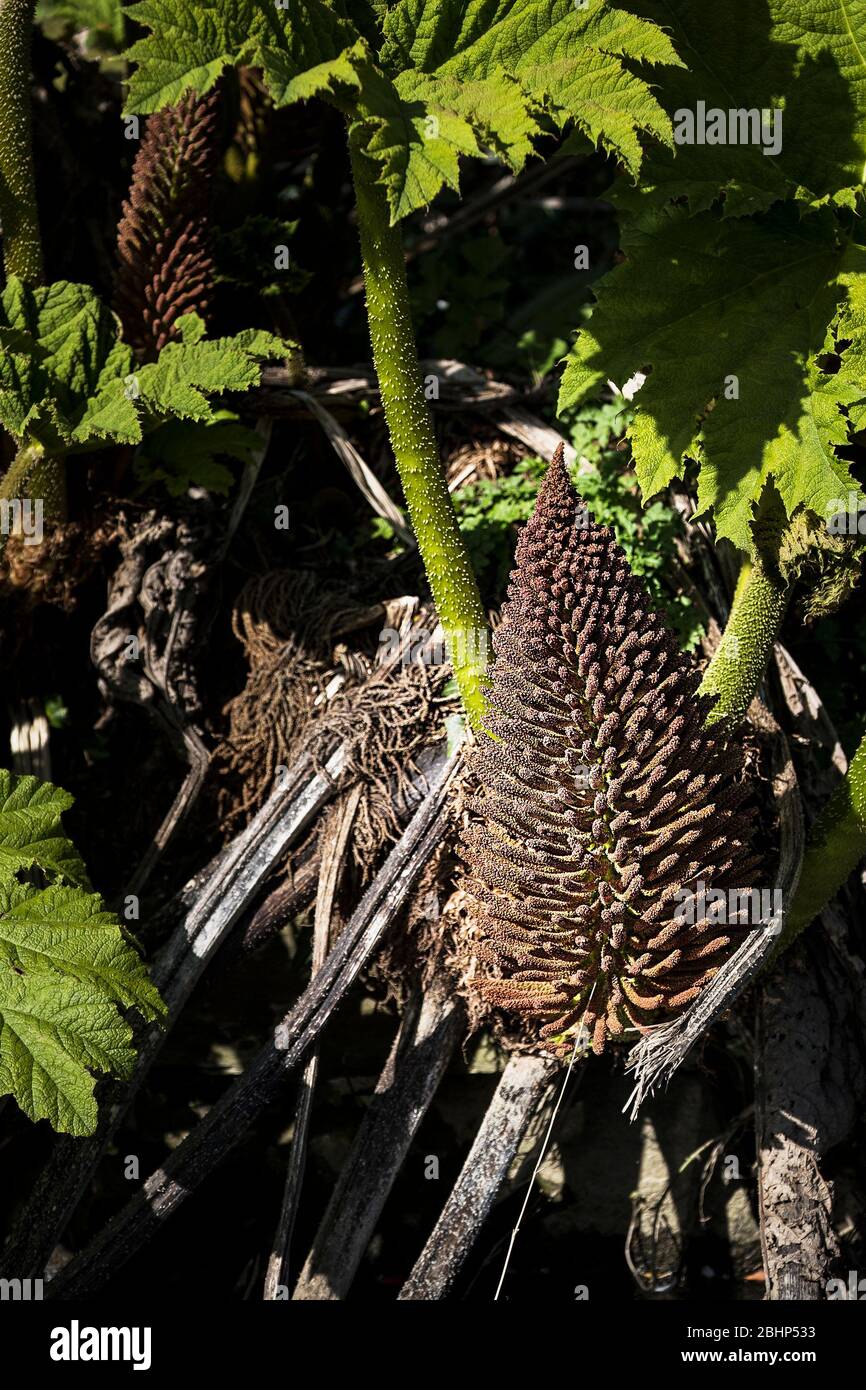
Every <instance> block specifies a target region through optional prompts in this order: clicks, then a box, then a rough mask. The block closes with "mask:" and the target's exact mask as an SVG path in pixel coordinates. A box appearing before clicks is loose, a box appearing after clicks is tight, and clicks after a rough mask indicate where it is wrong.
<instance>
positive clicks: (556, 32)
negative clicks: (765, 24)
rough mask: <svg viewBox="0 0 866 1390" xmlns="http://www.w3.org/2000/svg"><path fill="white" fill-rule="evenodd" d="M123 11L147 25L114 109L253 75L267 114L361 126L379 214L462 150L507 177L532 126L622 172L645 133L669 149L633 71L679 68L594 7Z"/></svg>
mask: <svg viewBox="0 0 866 1390" xmlns="http://www.w3.org/2000/svg"><path fill="white" fill-rule="evenodd" d="M129 13H130V14H131V15H132V17H133V18H134V19H135V20H136V21H137V22H138V23H139V24H142V25H144V26H146V27H147V28H149V29H150V30H151V33H150V35H148V36H147V37H146V38H143V39H141V40H139V42H138V43H136V44H134V45H133V47H132V48H131V49H130V51H129V54H128V56H129V58H130V60H131V61H132V62H133V63H135V64H137V67H136V68H135V70H134V72H133V74H132V77H131V79H130V88H129V102H128V109H129V110H130V111H137V112H148V111H155V110H157V109H159V108H160V107H161V106H165V105H169V104H171V103H174V102H177V101H178V100H179V99H180V98H181V97H182V96H183V95H184V93H185V92H187V91H189V90H190V89H193V90H194V91H196V92H205V91H207V90H208V88H209V87H211V86H212V85H213V83H214V82H215V81H216V79H217V77H218V76H219V74H220V73H221V72H222V71H223V69H224V68H225V67H227V66H229V65H232V64H239V63H245V64H250V65H252V66H254V67H258V68H261V70H262V71H263V73H264V76H265V81H266V82H267V84H268V87H269V90H270V91H271V94H272V95H273V98H274V101H275V102H276V104H277V105H278V106H279V105H285V104H287V103H288V102H292V101H297V100H299V99H300V100H303V99H306V98H308V97H312V96H320V97H323V98H325V99H326V100H328V101H331V102H333V103H334V104H336V105H337V106H338V107H339V108H340V109H341V110H342V111H344V112H345V114H346V115H347V116H348V117H349V118H350V119H351V120H353V121H358V122H360V123H361V124H362V125H363V126H364V127H365V135H366V138H365V149H366V150H367V152H368V153H369V154H371V155H372V156H374V158H375V159H376V160H377V161H378V163H379V166H380V177H381V182H382V183H383V185H384V187H385V189H386V192H387V197H388V204H389V208H390V212H391V218H392V221H397V220H398V219H399V218H401V217H404V216H405V215H406V214H407V213H409V212H412V211H413V210H414V209H416V208H419V207H423V206H424V205H425V204H426V203H429V202H430V200H431V199H432V198H433V197H435V195H436V194H437V193H438V192H439V190H440V189H441V188H442V187H443V186H444V185H448V186H449V187H452V188H455V189H456V188H457V187H458V180H459V161H460V158H461V157H462V156H467V155H468V156H480V155H482V154H484V153H485V152H486V151H488V150H489V151H492V152H493V153H494V154H496V155H498V156H499V158H501V159H502V160H503V161H504V162H505V163H506V164H508V165H509V166H510V167H511V168H512V169H514V170H518V169H520V168H521V167H522V166H523V164H524V162H525V161H526V159H527V157H528V156H529V155H530V154H531V152H532V149H533V140H534V138H535V136H536V135H537V134H538V133H539V131H540V130H541V129H542V122H547V123H548V126H549V123H550V122H552V123H553V125H554V126H555V127H557V128H560V129H561V128H564V127H565V126H566V125H568V124H572V125H573V126H574V128H575V129H576V130H577V131H579V132H580V133H581V135H582V136H583V137H584V138H585V139H586V140H588V141H590V142H591V143H592V144H593V145H600V146H602V147H603V148H604V149H607V150H609V151H610V152H611V153H613V154H615V155H616V156H617V157H618V158H619V159H620V160H622V162H623V163H624V165H625V166H626V167H627V168H628V169H629V171H630V172H631V173H632V174H636V173H637V172H638V170H639V168H640V165H641V160H642V156H643V149H642V140H643V139H644V138H645V137H650V138H651V139H654V140H659V141H661V142H663V143H667V144H670V143H671V141H672V131H671V124H670V120H669V118H668V116H667V115H666V113H665V112H664V110H663V108H662V107H661V105H660V104H659V102H658V100H657V98H656V95H655V93H654V91H653V90H652V88H651V86H650V84H649V82H648V81H647V77H646V75H645V71H644V69H645V68H648V67H658V66H666V67H670V66H675V65H677V64H679V63H680V59H679V58H678V57H677V53H676V50H675V47H674V45H673V43H672V42H671V39H670V37H669V35H668V34H667V32H665V30H664V29H662V28H661V27H660V26H659V25H657V24H654V23H651V22H649V21H648V20H646V19H642V18H638V17H636V16H635V15H633V14H627V13H625V12H624V11H622V10H618V9H616V8H614V7H613V6H611V5H609V4H607V3H606V0H586V3H585V4H575V0H494V3H490V0H470V3H468V4H467V3H465V0H397V3H396V4H392V5H388V6H384V5H383V6H375V7H369V6H358V5H351V4H349V5H342V4H339V3H333V4H327V3H323V0H280V3H279V4H278V5H272V6H271V5H261V4H259V3H257V0H210V2H209V3H206V4H199V5H195V6H190V5H187V4H186V3H183V0H142V3H141V4H138V5H136V6H134V7H133V8H132V9H131V10H130V11H129ZM350 16H351V17H350Z"/></svg>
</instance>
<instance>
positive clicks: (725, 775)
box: [464, 450, 758, 1055]
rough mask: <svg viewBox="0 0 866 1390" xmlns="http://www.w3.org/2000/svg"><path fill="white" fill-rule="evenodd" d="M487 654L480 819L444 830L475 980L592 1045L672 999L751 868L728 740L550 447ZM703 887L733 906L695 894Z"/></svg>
mask: <svg viewBox="0 0 866 1390" xmlns="http://www.w3.org/2000/svg"><path fill="white" fill-rule="evenodd" d="M494 651H495V654H496V660H495V664H494V667H493V672H492V689H491V695H490V716H489V718H488V721H487V730H488V731H489V732H487V733H484V734H482V735H481V737H480V738H479V740H478V743H477V745H476V746H475V748H474V749H473V751H472V754H471V765H472V770H473V772H474V773H475V775H476V776H477V778H478V780H479V782H480V784H481V792H480V794H479V796H478V797H477V798H476V800H475V803H474V807H473V810H474V811H475V813H476V815H477V816H478V817H479V818H480V819H476V820H475V821H474V822H473V824H472V826H471V828H470V829H469V830H468V832H467V833H466V834H465V836H464V852H465V856H466V859H467V861H468V866H469V874H468V877H467V887H468V891H469V893H470V895H471V898H472V899H473V901H474V908H475V912H476V915H477V918H478V922H479V936H480V940H479V944H478V948H477V949H478V955H479V959H480V962H481V966H482V968H481V969H480V970H479V973H478V976H477V980H476V984H475V988H476V990H479V991H480V992H481V994H482V996H483V998H484V1000H485V1002H486V1003H487V1004H488V1005H490V1006H493V1007H501V1008H505V1009H508V1010H514V1011H517V1012H518V1013H519V1014H521V1015H523V1016H524V1018H526V1017H528V1018H529V1019H530V1020H531V1021H532V1022H533V1023H535V1024H536V1025H537V1024H539V1023H540V1024H541V1027H540V1029H539V1031H538V1042H539V1044H540V1045H541V1046H543V1047H546V1048H550V1049H552V1050H554V1051H557V1052H560V1053H562V1054H563V1055H565V1054H569V1053H570V1052H571V1050H572V1048H573V1047H574V1046H576V1045H578V1044H579V1043H580V1042H581V1041H582V1040H586V1042H590V1041H591V1045H592V1048H593V1050H594V1051H595V1052H601V1051H602V1050H603V1048H604V1046H605V1043H606V1042H608V1041H609V1040H610V1039H614V1040H615V1039H618V1038H620V1037H622V1036H623V1035H628V1034H631V1035H632V1037H633V1036H634V1033H635V1031H639V1032H642V1031H645V1030H646V1029H647V1028H648V1027H649V1026H651V1025H652V1024H654V1023H658V1022H660V1021H662V1020H664V1019H666V1018H669V1017H670V1016H671V1015H673V1014H675V1013H677V1012H678V1011H680V1010H681V1009H683V1008H684V1007H685V1006H686V1005H688V1004H689V1003H690V1002H691V1001H692V1000H694V999H695V998H696V997H697V995H698V994H699V993H700V991H701V990H702V988H703V987H704V985H705V984H706V983H707V982H708V981H709V980H710V979H711V978H712V976H713V975H714V974H715V973H716V971H717V970H718V968H719V966H720V965H721V963H722V962H723V961H724V960H725V959H726V958H727V957H728V956H729V955H730V954H731V953H732V952H733V950H735V949H736V947H737V946H738V945H739V944H740V943H741V941H742V940H743V937H744V934H745V933H746V932H747V931H748V930H750V926H749V924H748V923H746V922H745V921H743V917H744V916H745V915H746V912H747V909H743V908H742V907H741V906H740V899H739V898H738V897H736V898H733V895H729V894H728V893H727V890H728V889H742V888H747V887H749V886H751V885H753V884H754V883H755V876H756V869H757V868H758V860H757V859H756V857H755V856H754V854H753V853H752V848H751V846H752V844H753V840H754V817H753V814H752V812H751V810H750V809H748V808H747V806H746V805H744V803H746V801H747V798H748V796H749V782H748V780H747V779H746V778H745V777H744V776H743V759H744V754H743V751H742V749H741V748H740V747H739V746H738V745H737V744H736V743H731V742H726V741H725V740H724V739H723V738H722V737H721V736H720V735H719V734H718V733H713V732H709V731H707V730H706V729H705V727H704V720H705V718H706V715H707V712H708V710H709V709H710V708H711V703H712V702H711V700H710V699H709V698H707V697H703V696H699V695H698V694H697V688H698V685H699V684H700V678H701V677H700V671H699V669H698V667H697V665H696V664H695V663H694V662H693V661H692V659H691V658H690V657H688V656H686V655H685V654H683V653H682V652H681V651H680V650H679V648H678V647H677V644H676V641H675V640H674V637H673V635H672V634H671V632H670V631H669V629H668V628H667V626H666V625H665V622H664V620H663V619H662V618H661V617H660V616H659V615H658V614H657V613H655V612H653V611H652V609H651V608H650V606H649V600H648V597H647V594H646V592H645V590H644V588H643V586H642V584H641V583H640V582H639V581H638V579H637V578H636V577H635V576H634V575H633V574H632V573H631V571H630V569H629V567H628V564H627V562H626V559H625V556H624V555H623V552H622V551H621V550H620V548H619V546H618V545H616V543H615V541H614V538H613V533H612V532H611V531H610V530H609V529H608V528H607V527H605V526H599V525H597V524H596V523H595V522H594V521H593V519H592V517H591V516H590V515H589V513H588V511H587V509H586V508H585V506H584V505H583V503H582V502H581V501H580V499H579V498H578V496H577V494H576V493H575V491H574V489H573V487H572V485H571V483H570V481H569V477H568V474H567V472H566V469H565V465H564V462H563V458H562V451H561V450H559V451H557V454H556V456H555V458H554V460H553V462H552V464H551V466H550V469H549V470H548V473H547V475H546V478H545V481H544V484H543V486H542V489H541V491H540V493H539V497H538V503H537V506H536V509H535V513H534V515H533V517H532V519H531V520H530V521H529V523H528V524H527V526H526V527H525V528H524V530H523V532H522V535H521V537H520V542H519V545H518V549H517V564H516V568H515V570H514V571H513V573H512V576H511V583H510V587H509V593H508V600H507V603H506V604H505V607H504V609H503V615H502V623H501V625H500V627H499V628H498V630H497V632H496V635H495V638H494ZM703 885H706V888H707V890H710V889H712V890H722V894H721V896H722V897H723V898H724V899H725V901H726V902H727V901H728V900H729V899H730V898H733V901H734V902H735V903H736V904H737V908H736V910H734V911H724V912H720V911H719V909H718V907H717V905H716V904H715V903H714V904H713V906H712V907H711V908H710V909H707V908H706V906H705V904H704V898H703V895H702V886H703ZM690 895H693V896H690ZM689 904H691V909H690V907H689ZM695 908H697V910H695Z"/></svg>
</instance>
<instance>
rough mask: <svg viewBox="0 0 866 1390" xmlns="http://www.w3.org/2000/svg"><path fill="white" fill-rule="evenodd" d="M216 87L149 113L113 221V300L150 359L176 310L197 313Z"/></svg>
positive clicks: (206, 273) (209, 279) (201, 310)
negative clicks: (126, 191) (120, 210)
mask: <svg viewBox="0 0 866 1390" xmlns="http://www.w3.org/2000/svg"><path fill="white" fill-rule="evenodd" d="M218 107H219V91H218V89H217V90H215V91H213V92H210V93H209V94H208V95H207V96H205V97H197V96H195V95H193V94H192V93H190V94H188V95H187V96H185V97H183V99H182V100H181V101H180V102H178V104H177V106H169V107H166V109H165V110H164V111H158V112H157V113H156V114H155V115H153V116H150V117H149V119H148V122H147V132H146V134H145V137H144V139H143V140H142V142H141V149H140V150H139V151H138V154H137V155H136V157H135V164H134V165H133V171H132V183H131V185H130V189H129V198H128V199H127V201H126V202H125V203H124V205H123V217H122V218H121V221H120V225H119V226H118V229H117V254H118V260H119V266H118V272H117V280H116V285H115V295H114V307H115V310H116V311H117V314H118V317H119V318H120V321H121V323H122V324H123V330H124V337H125V339H126V341H127V342H128V343H129V345H130V347H133V348H135V350H136V352H137V353H138V355H139V357H140V358H141V359H142V360H143V361H155V359H156V357H157V355H158V353H159V352H160V350H161V349H162V348H163V347H165V345H166V343H168V342H170V341H171V339H172V338H174V337H176V336H177V328H176V323H177V320H178V319H179V318H180V317H181V315H182V314H188V313H190V312H192V311H194V312H195V313H197V314H200V315H201V316H202V317H205V316H206V314H207V310H208V307H209V305H210V300H211V294H212V289H213V279H214V263H213V259H212V257H211V253H210V247H209V227H208V216H207V212H208V204H209V201H210V196H211V189H212V182H213V176H214V171H215V167H216V162H217V154H218V149H217V143H216V131H217V116H218Z"/></svg>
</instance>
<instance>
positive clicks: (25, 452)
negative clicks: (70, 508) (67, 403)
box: [0, 443, 66, 554]
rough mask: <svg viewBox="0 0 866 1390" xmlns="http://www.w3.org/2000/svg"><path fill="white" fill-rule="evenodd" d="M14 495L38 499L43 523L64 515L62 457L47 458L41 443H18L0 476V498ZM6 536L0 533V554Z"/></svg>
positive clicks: (10, 499)
mask: <svg viewBox="0 0 866 1390" xmlns="http://www.w3.org/2000/svg"><path fill="white" fill-rule="evenodd" d="M15 498H19V499H20V500H21V501H24V499H25V498H29V499H30V501H33V502H38V501H41V503H42V522H43V525H51V524H55V523H56V522H58V521H62V520H63V519H64V518H65V516H66V473H65V471H64V468H63V461H62V459H56V458H51V457H50V455H48V454H46V453H45V450H44V449H43V448H42V445H41V444H36V443H28V444H22V445H21V448H20V449H19V450H18V453H17V454H16V455H15V458H14V460H13V461H12V463H11V464H10V466H9V468H7V470H6V472H5V474H4V475H3V478H2V480H0V502H11V501H12V500H14V499H15ZM5 545H6V536H5V535H3V534H0V554H2V553H3V550H4V549H5Z"/></svg>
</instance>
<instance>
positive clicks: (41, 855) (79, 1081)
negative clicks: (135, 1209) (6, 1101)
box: [0, 769, 164, 1134]
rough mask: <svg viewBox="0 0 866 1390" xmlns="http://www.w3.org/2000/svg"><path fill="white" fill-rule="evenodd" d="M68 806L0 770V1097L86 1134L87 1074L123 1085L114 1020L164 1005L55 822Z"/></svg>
mask: <svg viewBox="0 0 866 1390" xmlns="http://www.w3.org/2000/svg"><path fill="white" fill-rule="evenodd" d="M71 802H72V798H71V797H70V796H69V795H68V793H66V792H64V791H61V790H60V788H58V787H54V786H52V785H51V784H50V783H47V782H40V781H38V780H37V778H35V777H16V776H15V775H14V774H13V773H10V772H8V771H6V770H2V769H0V1094H10V1095H12V1096H13V1097H14V1098H15V1100H16V1101H17V1102H18V1104H19V1105H20V1106H21V1108H22V1110H23V1111H24V1112H25V1114H27V1115H29V1116H30V1118H31V1119H33V1120H40V1119H47V1120H49V1121H50V1123H51V1124H52V1125H53V1126H54V1128H55V1129H60V1130H64V1131H66V1132H68V1133H70V1134H90V1133H92V1132H93V1130H94V1129H95V1127H96V1121H97V1111H96V1102H95V1100H94V1085H95V1081H94V1073H100V1072H101V1073H110V1074H111V1075H114V1076H118V1077H125V1076H128V1075H129V1072H130V1069H131V1067H132V1064H133V1061H134V1050H133V1047H132V1030H131V1028H130V1026H129V1024H128V1023H127V1022H126V1021H125V1020H124V1018H123V1017H122V1016H121V1014H120V1013H119V1012H118V1009H119V1008H124V1009H126V1008H135V1009H137V1010H138V1012H139V1013H140V1014H141V1015H142V1016H143V1017H144V1018H146V1019H154V1018H157V1017H158V1016H159V1015H160V1014H162V1013H163V1012H164V1005H163V1003H162V1001H161V999H160V997H159V994H158V993H157V991H156V989H155V988H154V986H153V985H152V984H151V982H150V980H149V978H148V975H147V971H146V969H145V966H144V964H143V962H142V961H141V958H140V957H139V955H138V952H137V951H136V949H135V947H134V945H133V944H132V943H131V941H130V940H129V939H128V937H127V936H126V934H125V933H124V932H123V930H122V928H121V926H120V924H119V922H118V921H117V919H116V918H115V916H114V915H113V914H112V913H110V912H106V911H105V908H104V905H103V903H102V900H101V899H100V897H99V895H98V894H96V893H91V892H89V891H87V877H86V874H85V870H84V866H83V864H82V862H81V859H80V857H79V855H78V854H77V852H76V850H75V849H74V847H73V845H72V844H71V843H70V841H69V840H68V838H67V837H66V835H65V834H64V832H63V828H62V825H61V820H60V817H61V815H62V813H63V811H65V810H67V809H68V808H69V806H70V805H71Z"/></svg>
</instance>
